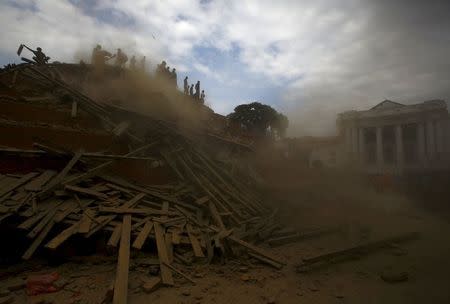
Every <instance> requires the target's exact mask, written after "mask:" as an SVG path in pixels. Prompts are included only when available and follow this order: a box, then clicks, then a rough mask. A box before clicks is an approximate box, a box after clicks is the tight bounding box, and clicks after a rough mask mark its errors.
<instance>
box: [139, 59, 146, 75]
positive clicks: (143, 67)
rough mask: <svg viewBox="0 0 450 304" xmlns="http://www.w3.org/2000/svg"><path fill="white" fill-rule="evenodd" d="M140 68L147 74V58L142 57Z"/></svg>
mask: <svg viewBox="0 0 450 304" xmlns="http://www.w3.org/2000/svg"><path fill="white" fill-rule="evenodd" d="M139 66H140V68H141V70H142V71H143V72H145V56H144V57H142V59H141V62H140V64H139Z"/></svg>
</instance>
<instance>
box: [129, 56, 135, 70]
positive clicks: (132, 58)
mask: <svg viewBox="0 0 450 304" xmlns="http://www.w3.org/2000/svg"><path fill="white" fill-rule="evenodd" d="M135 69H136V57H135V56H134V55H133V56H132V57H131V59H130V70H135Z"/></svg>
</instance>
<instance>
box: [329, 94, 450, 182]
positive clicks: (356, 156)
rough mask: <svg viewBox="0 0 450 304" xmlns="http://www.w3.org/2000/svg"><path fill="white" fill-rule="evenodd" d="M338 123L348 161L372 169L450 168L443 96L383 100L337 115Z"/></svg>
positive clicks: (449, 131) (449, 137)
mask: <svg viewBox="0 0 450 304" xmlns="http://www.w3.org/2000/svg"><path fill="white" fill-rule="evenodd" d="M337 125H338V130H339V132H340V135H341V138H342V139H343V146H342V149H343V152H344V153H343V155H344V158H345V162H346V163H348V164H353V165H355V166H358V167H360V168H361V169H362V170H364V171H368V172H369V173H393V174H403V173H407V172H411V171H428V170H433V171H436V170H449V169H450V116H449V113H448V110H447V105H446V103H445V102H444V101H443V100H430V101H425V102H423V103H419V104H413V105H404V104H400V103H397V102H393V101H390V100H385V101H383V102H381V103H379V104H378V105H376V106H374V107H373V108H371V109H369V110H366V111H348V112H344V113H341V114H338V119H337Z"/></svg>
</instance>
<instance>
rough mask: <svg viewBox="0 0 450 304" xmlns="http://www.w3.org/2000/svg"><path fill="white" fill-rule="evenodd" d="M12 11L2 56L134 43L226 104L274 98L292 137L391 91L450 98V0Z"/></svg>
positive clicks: (114, 4)
mask: <svg viewBox="0 0 450 304" xmlns="http://www.w3.org/2000/svg"><path fill="white" fill-rule="evenodd" d="M0 17H1V18H0V26H1V28H2V30H1V31H0V65H5V64H8V63H11V62H18V61H19V58H18V56H17V54H16V51H17V48H18V46H19V45H20V44H21V43H25V44H27V45H28V46H30V47H33V48H34V47H37V46H40V47H42V48H43V50H44V52H45V53H46V54H47V55H48V56H50V57H51V58H52V60H57V61H60V62H77V61H79V60H80V59H81V58H88V55H89V54H90V52H91V50H92V48H93V47H94V46H95V45H96V44H97V43H100V44H101V45H102V46H103V48H105V49H109V50H111V51H114V50H115V49H117V48H122V49H123V50H124V51H125V52H126V53H127V54H128V55H129V57H130V55H133V54H136V55H137V56H143V55H145V56H146V57H147V58H148V59H149V60H150V63H149V65H148V69H154V68H155V66H156V64H157V63H159V62H161V61H162V60H163V59H164V60H166V61H167V63H168V65H169V66H171V67H175V68H176V69H177V72H178V82H179V86H180V87H182V80H183V78H184V77H185V76H186V75H187V76H188V77H189V80H190V82H191V83H195V82H196V81H197V80H200V81H201V84H202V88H203V89H205V92H206V101H207V104H208V105H210V106H211V107H212V108H213V109H214V110H215V111H216V112H218V113H220V114H228V113H230V112H232V111H233V109H234V107H235V106H237V105H239V104H242V103H249V102H253V101H259V102H262V103H266V104H270V105H271V106H272V107H274V108H275V109H276V110H277V111H280V112H282V113H284V114H286V115H287V116H288V118H289V120H290V127H289V130H288V135H291V136H302V135H316V136H317V135H332V134H334V132H335V120H336V114H337V113H339V112H343V111H348V110H364V109H368V108H370V107H372V106H374V105H375V104H377V103H379V102H381V101H383V100H385V99H390V100H394V101H397V102H401V103H405V104H411V103H418V102H422V101H424V100H429V99H444V100H446V101H447V102H448V101H449V100H450V1H448V0H447V1H440V0H428V1H424V0H420V1H419V0H395V1H392V0H390V1H388V0H366V1H364V0H340V1H336V0H311V1H309V0H292V1H290V0H278V1H273V0H270V1H266V0H217V1H216V0H133V1H130V0H109V1H108V0H34V1H33V0H1V1H0Z"/></svg>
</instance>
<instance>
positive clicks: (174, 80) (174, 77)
mask: <svg viewBox="0 0 450 304" xmlns="http://www.w3.org/2000/svg"><path fill="white" fill-rule="evenodd" d="M170 80H171V81H172V83H173V85H174V86H175V87H177V70H176V69H175V68H173V69H172V72H171V73H170Z"/></svg>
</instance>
